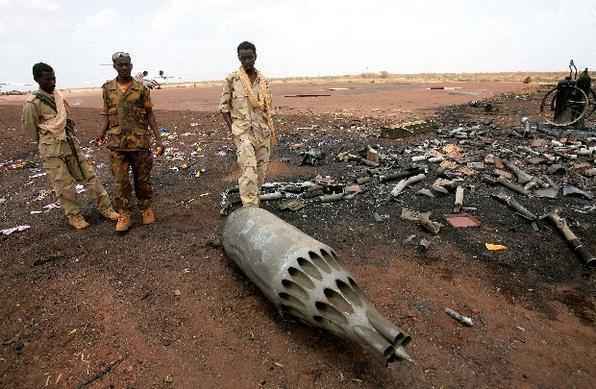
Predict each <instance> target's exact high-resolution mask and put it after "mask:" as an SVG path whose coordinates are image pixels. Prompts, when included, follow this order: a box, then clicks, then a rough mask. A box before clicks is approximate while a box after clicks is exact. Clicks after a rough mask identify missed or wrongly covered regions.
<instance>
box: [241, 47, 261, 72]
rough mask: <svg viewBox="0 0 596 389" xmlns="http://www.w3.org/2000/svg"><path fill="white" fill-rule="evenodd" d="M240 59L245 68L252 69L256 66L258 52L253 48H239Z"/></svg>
mask: <svg viewBox="0 0 596 389" xmlns="http://www.w3.org/2000/svg"><path fill="white" fill-rule="evenodd" d="M238 59H239V60H240V63H241V64H242V67H243V68H244V70H246V71H251V70H253V69H254V68H255V61H256V60H257V54H256V53H255V52H254V51H253V50H252V49H240V50H238Z"/></svg>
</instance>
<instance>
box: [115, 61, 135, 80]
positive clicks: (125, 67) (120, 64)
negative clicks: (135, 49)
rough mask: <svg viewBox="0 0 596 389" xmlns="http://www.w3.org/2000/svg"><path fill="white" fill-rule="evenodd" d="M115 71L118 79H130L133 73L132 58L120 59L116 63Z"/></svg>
mask: <svg viewBox="0 0 596 389" xmlns="http://www.w3.org/2000/svg"><path fill="white" fill-rule="evenodd" d="M114 69H116V71H117V72H118V77H120V78H129V77H130V74H131V72H132V63H131V62H130V58H126V57H120V58H118V59H116V61H114Z"/></svg>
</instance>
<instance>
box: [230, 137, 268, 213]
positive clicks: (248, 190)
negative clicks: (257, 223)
mask: <svg viewBox="0 0 596 389" xmlns="http://www.w3.org/2000/svg"><path fill="white" fill-rule="evenodd" d="M234 143H235V144H236V156H237V158H238V166H239V167H240V178H238V187H239V189H240V199H241V200H242V205H243V206H245V207H247V206H256V207H258V206H259V190H260V189H261V185H263V183H264V182H265V175H266V174H267V168H268V167H269V157H270V155H271V137H270V136H268V137H264V138H257V137H255V136H253V135H251V134H248V133H245V134H242V135H240V136H234Z"/></svg>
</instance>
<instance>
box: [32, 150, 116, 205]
mask: <svg viewBox="0 0 596 389" xmlns="http://www.w3.org/2000/svg"><path fill="white" fill-rule="evenodd" d="M67 147H70V146H67ZM68 154H69V155H65V156H61V157H42V165H43V167H44V169H45V171H46V173H47V175H48V181H49V183H50V186H51V187H52V189H53V191H54V192H55V193H56V197H58V200H60V203H61V204H62V207H63V208H64V213H65V214H66V216H70V215H78V214H79V213H81V205H80V204H79V202H77V199H76V197H77V194H76V189H75V184H76V183H77V182H80V183H81V184H83V185H84V186H85V189H86V191H87V193H88V194H89V196H90V197H91V198H93V199H95V201H96V203H97V208H98V209H99V210H100V211H107V210H109V209H111V208H112V204H111V203H110V196H108V193H107V192H106V190H105V189H104V187H103V185H102V184H101V182H100V181H99V179H98V178H97V177H96V176H95V169H94V168H93V166H91V163H89V161H87V160H86V159H85V157H84V156H83V155H82V153H81V151H80V150H79V148H78V147H77V146H75V150H74V152H69V153H68ZM75 155H79V159H78V160H77V158H76V157H75Z"/></svg>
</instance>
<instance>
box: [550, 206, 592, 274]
mask: <svg viewBox="0 0 596 389" xmlns="http://www.w3.org/2000/svg"><path fill="white" fill-rule="evenodd" d="M559 213H560V211H559V210H558V209H556V210H554V211H552V212H551V213H549V214H548V215H547V218H548V219H549V220H550V221H551V222H552V223H553V224H554V225H555V226H556V227H557V229H558V230H559V232H560V233H561V235H563V237H564V238H565V240H566V241H567V242H568V243H569V245H570V246H571V248H572V249H573V252H575V254H576V255H577V256H578V257H579V258H580V259H581V260H582V262H583V263H584V264H585V265H586V266H590V267H596V257H595V256H594V255H592V254H591V253H590V252H589V251H588V248H587V247H586V246H584V244H583V243H582V241H581V240H579V238H578V237H577V236H576V235H575V234H574V233H573V231H571V228H569V225H567V222H566V221H565V219H563V218H562V217H561V216H560V215H559Z"/></svg>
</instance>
